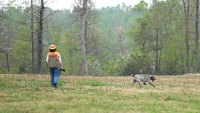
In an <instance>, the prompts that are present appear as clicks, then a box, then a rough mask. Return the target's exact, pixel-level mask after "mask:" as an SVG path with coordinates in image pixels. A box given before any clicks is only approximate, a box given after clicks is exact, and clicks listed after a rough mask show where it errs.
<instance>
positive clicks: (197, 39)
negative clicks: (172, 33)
mask: <svg viewBox="0 0 200 113" xmlns="http://www.w3.org/2000/svg"><path fill="white" fill-rule="evenodd" d="M195 25H196V40H195V43H196V49H195V52H196V72H197V73H198V72H199V32H198V31H199V0H197V3H196V20H195Z"/></svg>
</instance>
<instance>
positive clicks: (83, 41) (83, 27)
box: [80, 0, 88, 75]
mask: <svg viewBox="0 0 200 113" xmlns="http://www.w3.org/2000/svg"><path fill="white" fill-rule="evenodd" d="M87 16H88V0H83V6H82V9H81V13H80V18H81V20H80V38H81V52H82V61H83V62H82V67H83V75H88V64H87V53H86V51H87V50H86V21H87Z"/></svg>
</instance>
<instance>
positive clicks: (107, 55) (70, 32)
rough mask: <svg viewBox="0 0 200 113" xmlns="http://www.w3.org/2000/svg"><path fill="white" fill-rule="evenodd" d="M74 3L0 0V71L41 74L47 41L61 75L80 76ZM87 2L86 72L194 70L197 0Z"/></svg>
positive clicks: (115, 73) (78, 20) (79, 15)
mask: <svg viewBox="0 0 200 113" xmlns="http://www.w3.org/2000/svg"><path fill="white" fill-rule="evenodd" d="M41 1H43V0H41ZM76 1H79V2H76V3H77V4H75V5H74V6H73V10H69V9H63V10H53V9H51V8H49V7H46V6H45V5H46V3H47V2H36V1H34V0H31V1H30V3H29V2H28V3H27V2H25V3H23V5H22V6H23V7H22V6H17V7H16V6H14V5H12V2H10V4H4V5H3V4H2V5H1V4H0V58H1V59H0V65H1V66H0V73H16V74H18V73H33V74H47V73H48V72H49V70H48V68H47V66H46V62H45V59H46V55H47V52H48V51H49V50H48V47H49V45H50V44H52V43H53V44H55V45H56V46H57V51H59V52H60V54H61V56H62V63H63V67H64V68H65V69H66V72H65V73H64V74H65V75H84V74H83V68H84V66H85V65H83V64H84V62H85V61H84V60H83V53H82V50H83V48H82V45H81V44H82V41H81V40H82V39H83V38H82V37H81V36H82V35H81V33H82V32H80V31H81V27H80V26H81V25H80V24H81V21H82V20H83V19H84V18H82V14H84V13H83V12H84V10H82V9H84V8H81V5H82V4H81V3H82V2H81V0H76ZM85 1H87V0H85ZM89 1H90V2H89V3H88V4H87V5H88V6H87V7H88V8H87V17H86V18H85V24H84V28H85V34H84V36H85V44H83V45H84V46H85V52H86V58H87V59H86V63H87V67H88V75H96V76H105V75H106V76H127V75H130V74H136V73H149V74H156V75H180V74H184V73H198V72H199V55H198V54H199V52H198V51H199V40H198V39H199V34H198V31H199V29H198V27H199V25H198V23H199V19H198V17H199V0H165V1H160V0H153V1H152V4H151V5H149V4H147V3H146V2H145V1H143V0H141V1H140V3H139V4H137V5H135V6H127V5H126V4H124V3H122V4H118V5H117V6H113V7H103V8H101V9H96V8H95V6H94V4H93V3H92V0H89ZM66 2H67V1H66ZM0 3H1V1H0ZM24 6H25V7H24Z"/></svg>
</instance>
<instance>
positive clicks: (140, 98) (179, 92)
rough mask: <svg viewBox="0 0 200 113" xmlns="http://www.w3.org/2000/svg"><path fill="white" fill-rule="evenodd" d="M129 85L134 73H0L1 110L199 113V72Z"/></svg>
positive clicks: (47, 112) (33, 112)
mask: <svg viewBox="0 0 200 113" xmlns="http://www.w3.org/2000/svg"><path fill="white" fill-rule="evenodd" d="M156 79H157V80H156V81H155V82H154V85H155V86H156V88H153V87H151V86H150V85H149V84H147V85H143V88H139V85H138V84H135V85H134V86H133V87H131V82H132V77H130V76H128V77H115V76H105V77H93V76H61V77H60V81H59V84H58V86H59V87H58V89H54V88H51V87H50V82H49V80H50V79H49V75H25V74H24V75H4V74H2V75H0V106H1V107H0V113H12V112H15V113H23V112H28V113H29V112H30V113H77V112H80V113H94V112H98V113H122V112H126V113H133V112H134V113H160V112H163V113H179V112H181V113H182V112H183V113H189V112H190V113H198V112H199V111H200V107H199V106H200V86H199V84H200V81H199V80H200V75H198V74H195V75H181V76H156Z"/></svg>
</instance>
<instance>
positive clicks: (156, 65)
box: [155, 28, 159, 73]
mask: <svg viewBox="0 0 200 113" xmlns="http://www.w3.org/2000/svg"><path fill="white" fill-rule="evenodd" d="M155 68H156V70H155V71H156V73H158V70H159V69H158V28H156V64H155Z"/></svg>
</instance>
